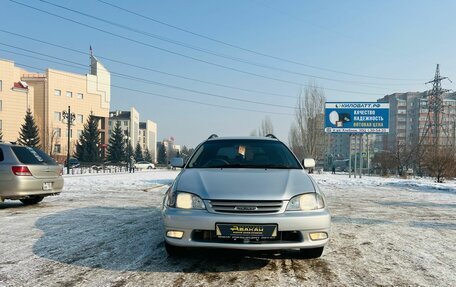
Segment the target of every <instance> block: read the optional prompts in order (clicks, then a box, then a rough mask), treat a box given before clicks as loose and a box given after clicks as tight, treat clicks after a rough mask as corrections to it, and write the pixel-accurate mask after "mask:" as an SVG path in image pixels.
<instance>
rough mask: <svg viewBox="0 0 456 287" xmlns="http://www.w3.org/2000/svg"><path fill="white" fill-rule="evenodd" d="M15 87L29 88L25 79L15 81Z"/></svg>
mask: <svg viewBox="0 0 456 287" xmlns="http://www.w3.org/2000/svg"><path fill="white" fill-rule="evenodd" d="M13 89H23V90H28V85H27V83H26V82H24V81H19V82H15V83H14V85H13Z"/></svg>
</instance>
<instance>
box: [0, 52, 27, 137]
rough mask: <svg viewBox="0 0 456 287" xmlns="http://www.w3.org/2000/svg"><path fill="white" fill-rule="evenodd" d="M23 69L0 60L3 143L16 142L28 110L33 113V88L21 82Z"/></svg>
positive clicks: (0, 118)
mask: <svg viewBox="0 0 456 287" xmlns="http://www.w3.org/2000/svg"><path fill="white" fill-rule="evenodd" d="M24 73H27V72H26V71H25V70H24V69H22V68H19V67H16V66H15V65H14V62H12V61H8V60H2V59H0V130H1V131H2V134H3V140H4V141H16V140H17V139H18V137H19V130H20V128H21V125H22V124H23V123H24V117H25V113H26V111H27V109H28V108H30V109H31V110H32V112H33V110H34V101H33V94H34V90H33V87H31V86H29V85H28V84H27V83H25V82H24V81H22V80H21V77H22V75H23V74H24Z"/></svg>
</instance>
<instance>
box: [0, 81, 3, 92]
mask: <svg viewBox="0 0 456 287" xmlns="http://www.w3.org/2000/svg"><path fill="white" fill-rule="evenodd" d="M2 86H3V83H2V80H0V92H1V91H2Z"/></svg>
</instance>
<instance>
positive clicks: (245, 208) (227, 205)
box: [210, 200, 282, 213]
mask: <svg viewBox="0 0 456 287" xmlns="http://www.w3.org/2000/svg"><path fill="white" fill-rule="evenodd" d="M210 204H211V207H212V209H213V210H214V211H215V212H220V213H275V212H279V211H280V209H281V208H282V201H280V200H268V201H251V200H244V201H232V200H211V201H210Z"/></svg>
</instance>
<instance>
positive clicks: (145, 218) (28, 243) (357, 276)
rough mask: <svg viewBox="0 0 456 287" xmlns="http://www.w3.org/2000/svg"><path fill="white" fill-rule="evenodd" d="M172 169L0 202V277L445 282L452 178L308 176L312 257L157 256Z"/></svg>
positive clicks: (454, 266) (455, 263)
mask: <svg viewBox="0 0 456 287" xmlns="http://www.w3.org/2000/svg"><path fill="white" fill-rule="evenodd" d="M176 175H177V172H175V171H160V170H153V171H147V172H146V171H145V172H137V173H134V174H127V173H120V174H106V175H103V174H90V175H70V176H66V177H65V188H64V192H62V194H61V195H59V196H55V197H50V198H46V199H44V201H43V202H42V203H40V204H39V205H37V206H29V207H25V206H22V204H21V203H19V202H15V201H6V202H5V203H0V286H2V287H3V286H116V287H117V286H456V274H455V273H456V272H455V270H456V183H455V182H453V181H450V182H447V183H444V184H437V183H434V182H433V181H432V180H430V179H424V180H422V179H409V180H402V179H388V178H387V179H385V178H380V177H363V178H362V179H359V178H357V179H353V178H352V179H349V178H348V176H347V175H339V174H338V175H330V174H321V175H313V176H314V177H315V179H316V180H317V182H318V183H319V185H320V187H321V189H322V190H323V191H324V192H325V194H326V196H327V200H328V203H329V206H330V208H331V212H332V215H333V226H332V235H331V236H332V237H331V241H330V244H329V245H328V246H327V248H326V249H325V253H324V255H323V257H322V258H320V259H315V260H302V259H300V258H299V257H298V256H297V254H296V253H294V252H283V253H282V254H280V253H275V252H273V253H248V252H244V253H237V252H230V251H216V252H214V251H210V252H207V251H206V252H205V251H201V250H199V251H197V252H194V253H191V254H190V255H189V256H188V257H184V258H180V259H174V258H168V257H167V255H166V252H165V250H164V247H163V242H162V233H161V223H160V205H161V202H162V198H163V194H164V192H165V191H166V188H167V186H168V185H169V184H170V183H171V182H172V180H173V179H174V178H175V176H176Z"/></svg>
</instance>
